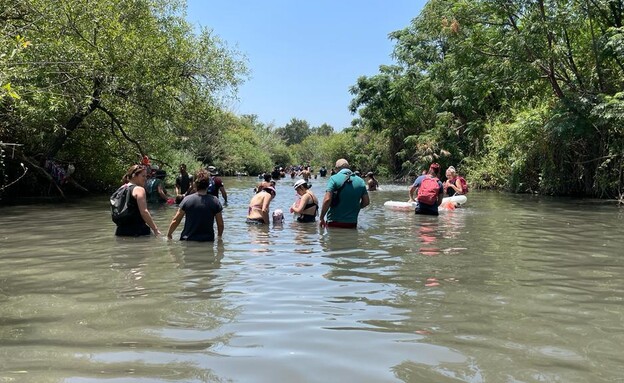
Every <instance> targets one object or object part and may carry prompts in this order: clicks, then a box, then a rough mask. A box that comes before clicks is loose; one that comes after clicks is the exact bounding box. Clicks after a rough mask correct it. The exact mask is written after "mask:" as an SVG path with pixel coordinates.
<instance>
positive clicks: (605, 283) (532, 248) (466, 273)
mask: <svg viewBox="0 0 624 383" xmlns="http://www.w3.org/2000/svg"><path fill="white" fill-rule="evenodd" d="M224 181H225V186H226V188H227V191H228V194H229V196H230V198H229V200H230V204H229V206H227V207H225V209H224V220H225V234H224V236H223V240H222V241H218V242H216V243H214V244H212V243H211V244H194V243H183V242H180V241H178V240H177V237H179V233H180V230H181V227H180V228H179V229H178V231H177V232H176V239H175V240H174V241H167V240H166V239H165V238H162V237H161V238H156V237H150V238H139V239H130V238H124V239H118V238H115V237H114V236H113V231H114V224H113V223H112V222H111V220H110V212H109V208H108V202H107V196H103V197H98V198H95V197H94V198H89V199H86V200H82V201H80V202H79V203H70V204H64V205H39V206H32V205H31V206H15V207H4V208H0V217H1V218H2V225H1V226H0V341H1V343H0V382H68V383H70V382H71V383H75V382H107V383H110V382H136V383H138V382H141V383H148V382H149V383H153V382H230V381H232V382H622V381H624V278H623V276H624V211H623V210H622V209H618V208H617V207H616V206H614V205H612V204H605V203H601V202H598V201H590V200H575V199H562V198H547V197H536V196H530V195H510V194H503V193H495V192H477V191H473V192H471V193H470V194H469V200H468V203H467V204H466V205H465V207H463V208H461V209H457V210H455V211H452V212H446V213H441V215H440V216H439V217H426V216H416V215H414V214H413V213H409V212H393V211H389V210H386V209H384V207H383V202H384V201H386V200H405V199H406V197H407V187H406V186H400V185H384V184H382V186H381V187H382V190H380V191H376V192H371V193H370V196H371V206H369V207H368V208H366V209H364V210H363V211H362V212H361V213H360V223H359V229H358V230H348V229H331V230H326V229H319V228H318V226H317V225H315V224H297V223H296V222H295V223H294V222H293V219H292V216H290V215H288V214H287V215H286V222H285V223H284V224H283V225H282V226H273V225H271V226H270V227H256V226H248V225H246V224H245V223H244V219H245V214H246V210H247V203H248V201H249V199H250V197H251V195H252V187H253V185H254V184H255V182H256V181H257V180H256V179H255V178H253V177H248V178H241V179H237V178H226V179H224ZM291 184H292V182H291V181H290V180H288V181H280V182H279V184H278V186H277V191H278V194H277V197H276V198H275V200H274V201H273V203H272V209H276V208H282V209H284V210H285V211H287V210H288V206H289V205H290V203H292V201H294V199H295V192H294V190H293V189H292V187H291ZM312 190H313V191H314V192H315V193H316V194H317V196H319V197H320V198H322V195H323V192H324V181H321V180H320V179H319V180H315V181H314V185H313V188H312ZM152 212H153V215H154V217H155V221H156V222H157V224H158V226H159V227H160V229H161V231H163V232H166V228H167V226H168V223H169V221H170V219H171V217H172V216H173V214H174V212H175V208H174V207H172V206H163V207H161V208H157V209H153V210H152Z"/></svg>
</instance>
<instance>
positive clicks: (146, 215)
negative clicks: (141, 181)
mask: <svg viewBox="0 0 624 383" xmlns="http://www.w3.org/2000/svg"><path fill="white" fill-rule="evenodd" d="M132 196H133V197H134V198H136V201H137V206H138V207H139V213H141V217H142V218H143V221H145V223H146V224H147V226H149V227H150V229H152V231H153V232H154V235H160V231H159V230H158V227H157V226H156V224H155V223H154V220H153V219H152V215H151V214H150V212H149V210H147V200H146V199H145V189H144V188H142V187H141V186H135V188H134V189H133V190H132Z"/></svg>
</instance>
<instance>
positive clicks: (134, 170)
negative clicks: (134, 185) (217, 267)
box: [121, 165, 146, 184]
mask: <svg viewBox="0 0 624 383" xmlns="http://www.w3.org/2000/svg"><path fill="white" fill-rule="evenodd" d="M145 169H146V167H145V166H144V165H132V166H130V167H129V168H128V170H126V174H124V176H123V177H122V178H121V182H123V183H124V184H127V183H128V182H130V180H131V179H132V178H134V177H135V176H136V175H137V174H139V173H141V172H142V171H143V170H145Z"/></svg>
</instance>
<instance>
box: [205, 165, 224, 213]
mask: <svg viewBox="0 0 624 383" xmlns="http://www.w3.org/2000/svg"><path fill="white" fill-rule="evenodd" d="M208 171H209V172H210V178H211V179H212V182H213V183H214V186H213V187H209V188H208V193H209V194H212V195H213V196H215V197H217V198H219V192H221V196H222V197H223V205H225V206H227V204H228V202H227V201H228V196H227V192H226V191H225V186H223V181H222V180H221V178H220V177H217V176H218V175H219V171H218V170H217V168H216V167H214V166H212V165H211V166H208Z"/></svg>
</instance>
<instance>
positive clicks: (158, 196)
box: [144, 165, 169, 203]
mask: <svg viewBox="0 0 624 383" xmlns="http://www.w3.org/2000/svg"><path fill="white" fill-rule="evenodd" d="M166 176H167V173H166V172H165V171H164V170H160V169H158V167H157V166H156V165H153V166H152V174H151V177H148V178H147V182H146V183H145V186H144V187H145V192H146V193H147V202H148V203H165V202H167V200H168V199H169V196H168V195H167V190H166V189H165V177H166Z"/></svg>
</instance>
